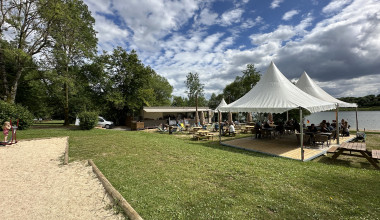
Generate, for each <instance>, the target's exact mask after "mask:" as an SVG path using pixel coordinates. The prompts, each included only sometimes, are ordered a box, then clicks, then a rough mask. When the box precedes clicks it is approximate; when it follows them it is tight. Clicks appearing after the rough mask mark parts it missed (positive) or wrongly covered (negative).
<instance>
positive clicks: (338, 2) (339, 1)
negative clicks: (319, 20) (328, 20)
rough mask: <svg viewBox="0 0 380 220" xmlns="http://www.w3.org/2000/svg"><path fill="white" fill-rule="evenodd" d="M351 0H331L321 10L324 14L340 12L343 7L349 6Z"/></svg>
mask: <svg viewBox="0 0 380 220" xmlns="http://www.w3.org/2000/svg"><path fill="white" fill-rule="evenodd" d="M351 2H352V0H333V1H331V2H330V3H329V4H328V5H327V6H325V7H324V8H323V9H322V12H323V13H325V14H331V13H334V12H338V11H340V10H341V9H342V8H343V7H344V6H346V5H348V4H350V3H351Z"/></svg>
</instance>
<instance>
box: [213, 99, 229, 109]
mask: <svg viewBox="0 0 380 220" xmlns="http://www.w3.org/2000/svg"><path fill="white" fill-rule="evenodd" d="M223 106H227V103H226V101H225V100H224V98H223V99H222V101H221V102H220V103H219V105H218V107H216V109H215V112H218V111H219V110H220V107H223ZM220 111H221V112H226V111H222V110H220Z"/></svg>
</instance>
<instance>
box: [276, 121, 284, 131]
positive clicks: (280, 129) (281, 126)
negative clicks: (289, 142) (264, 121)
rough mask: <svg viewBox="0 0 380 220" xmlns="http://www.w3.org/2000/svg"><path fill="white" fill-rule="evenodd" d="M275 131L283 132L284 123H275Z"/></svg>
mask: <svg viewBox="0 0 380 220" xmlns="http://www.w3.org/2000/svg"><path fill="white" fill-rule="evenodd" d="M277 124H278V125H277V127H276V131H278V133H279V134H284V133H285V128H284V124H283V123H282V122H279V123H277Z"/></svg>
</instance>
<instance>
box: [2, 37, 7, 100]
mask: <svg viewBox="0 0 380 220" xmlns="http://www.w3.org/2000/svg"><path fill="white" fill-rule="evenodd" d="M0 35H1V34H0ZM3 52H4V47H3V44H2V42H0V74H1V78H2V80H3V85H2V86H3V89H4V94H3V97H1V98H2V99H3V100H4V101H6V100H7V99H8V96H9V90H8V79H7V73H6V72H5V61H4V53H3Z"/></svg>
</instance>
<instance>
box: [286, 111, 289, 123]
mask: <svg viewBox="0 0 380 220" xmlns="http://www.w3.org/2000/svg"><path fill="white" fill-rule="evenodd" d="M286 121H289V111H286Z"/></svg>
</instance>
